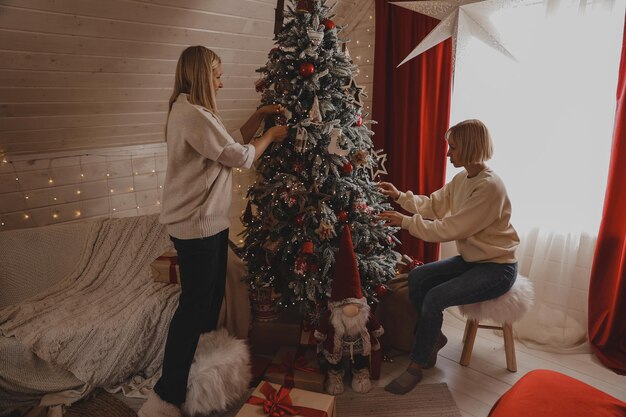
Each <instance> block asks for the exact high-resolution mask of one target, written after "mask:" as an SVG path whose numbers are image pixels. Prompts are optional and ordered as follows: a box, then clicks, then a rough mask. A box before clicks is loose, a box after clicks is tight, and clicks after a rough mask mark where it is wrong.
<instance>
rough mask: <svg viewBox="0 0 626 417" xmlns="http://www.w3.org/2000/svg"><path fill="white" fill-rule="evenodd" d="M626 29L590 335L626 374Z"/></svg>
mask: <svg viewBox="0 0 626 417" xmlns="http://www.w3.org/2000/svg"><path fill="white" fill-rule="evenodd" d="M625 100H626V30H625V32H624V39H623V44H622V61H621V64H620V70H619V80H618V86H617V110H616V113H615V131H614V133H613V149H612V151H611V162H610V165H609V178H608V182H607V190H606V195H605V198H604V213H603V216H602V223H601V225H600V231H599V233H598V243H597V245H596V253H595V257H594V260H593V267H592V269H591V282H590V284H589V340H590V342H591V345H592V348H593V350H594V352H595V354H596V356H597V357H598V358H599V359H600V361H602V363H604V365H606V366H607V367H609V368H611V369H613V370H614V371H615V372H617V373H619V374H624V375H626V193H625V192H624V190H623V182H624V180H625V179H626V102H625Z"/></svg>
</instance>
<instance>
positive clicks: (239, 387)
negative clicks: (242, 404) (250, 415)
mask: <svg viewBox="0 0 626 417" xmlns="http://www.w3.org/2000/svg"><path fill="white" fill-rule="evenodd" d="M251 378H252V374H251V372H250V351H249V348H248V345H247V344H246V342H245V341H244V340H239V339H235V338H234V337H232V336H230V335H229V334H228V331H227V330H226V329H219V330H216V331H213V332H209V333H205V334H203V335H201V336H200V340H199V342H198V347H197V349H196V355H195V356H194V359H193V363H192V364H191V370H190V372H189V380H188V382H187V398H186V400H185V403H184V404H183V405H182V410H183V413H184V414H185V415H187V416H196V415H208V414H211V413H213V412H224V411H226V410H227V409H228V408H229V407H230V406H232V405H234V404H235V403H236V402H237V401H238V400H239V399H240V398H241V397H242V396H243V395H244V394H247V393H248V384H249V383H250V380H251Z"/></svg>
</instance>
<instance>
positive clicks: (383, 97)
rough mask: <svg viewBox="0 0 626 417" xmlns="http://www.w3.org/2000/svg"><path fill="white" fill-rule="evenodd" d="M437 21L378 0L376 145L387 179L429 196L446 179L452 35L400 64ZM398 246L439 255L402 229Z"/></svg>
mask: <svg viewBox="0 0 626 417" xmlns="http://www.w3.org/2000/svg"><path fill="white" fill-rule="evenodd" d="M438 23H439V20H437V19H433V18H430V17H428V16H424V15H421V14H419V13H415V12H412V11H410V10H407V9H404V8H402V7H398V6H393V5H391V4H389V1H388V0H376V45H375V47H376V50H375V60H374V63H375V64H374V89H373V90H374V91H373V97H372V98H373V100H372V101H373V103H374V104H373V109H372V118H373V119H374V120H376V121H377V122H378V124H376V125H374V126H373V130H374V132H375V135H374V144H375V145H376V149H379V148H383V149H384V150H385V152H386V153H387V164H386V167H387V171H388V172H389V175H388V176H386V177H383V178H382V180H383V181H389V182H392V183H393V184H395V185H396V187H398V189H400V190H401V191H406V190H411V191H413V192H415V193H419V194H425V195H429V194H430V193H432V192H433V191H435V190H437V189H439V188H441V187H442V186H443V184H444V181H445V167H446V162H445V161H446V144H445V140H444V134H445V132H446V130H447V129H448V124H449V119H450V96H451V90H452V58H451V57H452V42H451V40H450V39H448V40H447V41H445V42H442V43H441V44H439V45H437V46H436V47H434V48H431V49H430V50H428V51H426V52H424V53H423V54H421V55H419V56H417V57H416V58H413V59H412V60H411V61H409V62H407V63H406V64H404V65H402V66H401V67H400V68H396V67H397V65H398V64H399V63H400V62H402V60H403V59H404V58H405V57H406V56H407V55H408V54H409V53H410V52H411V51H412V50H413V48H415V46H417V44H418V43H419V42H420V41H421V40H422V39H424V37H425V36H426V35H427V34H428V33H429V32H430V31H431V30H432V29H433V28H434V27H435V26H436V25H437V24H438ZM399 238H400V240H401V241H402V246H401V247H399V248H398V251H399V252H401V253H406V254H408V255H411V256H413V257H415V258H417V259H419V260H423V261H424V262H432V261H435V260H437V259H438V257H439V244H433V243H425V242H423V241H421V240H419V239H417V238H414V237H412V236H411V235H409V233H408V232H407V231H404V230H403V231H402V232H401V233H400V236H399Z"/></svg>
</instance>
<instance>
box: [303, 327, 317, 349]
mask: <svg viewBox="0 0 626 417" xmlns="http://www.w3.org/2000/svg"><path fill="white" fill-rule="evenodd" d="M300 346H303V347H309V348H315V347H316V346H317V339H316V338H315V330H314V329H310V330H306V329H305V327H304V326H303V327H302V330H301V331H300Z"/></svg>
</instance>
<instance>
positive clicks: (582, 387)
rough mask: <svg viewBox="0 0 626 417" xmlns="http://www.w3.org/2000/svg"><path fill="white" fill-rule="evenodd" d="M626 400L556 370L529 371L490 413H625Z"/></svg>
mask: <svg viewBox="0 0 626 417" xmlns="http://www.w3.org/2000/svg"><path fill="white" fill-rule="evenodd" d="M625 415H626V403H624V402H622V401H620V400H618V399H617V398H615V397H612V396H610V395H608V394H606V393H604V392H602V391H600V390H599V389H597V388H594V387H592V386H591V385H587V384H586V383H584V382H581V381H579V380H577V379H574V378H572V377H569V376H566V375H563V374H561V373H558V372H555V371H549V370H545V369H538V370H534V371H530V372H528V373H527V374H526V375H524V376H523V377H522V378H520V380H519V381H517V382H516V383H515V384H514V385H513V386H512V387H511V389H509V390H508V391H507V392H505V393H504V394H503V395H502V396H501V397H500V399H499V400H498V401H497V402H496V403H495V404H494V406H493V408H492V409H491V411H490V413H489V417H537V416H550V417H590V416H593V417H623V416H625Z"/></svg>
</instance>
